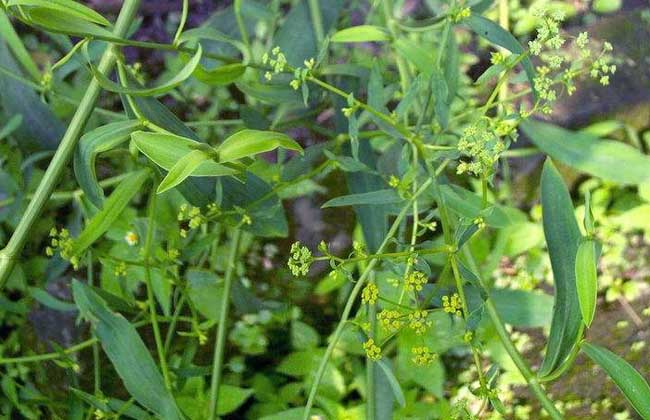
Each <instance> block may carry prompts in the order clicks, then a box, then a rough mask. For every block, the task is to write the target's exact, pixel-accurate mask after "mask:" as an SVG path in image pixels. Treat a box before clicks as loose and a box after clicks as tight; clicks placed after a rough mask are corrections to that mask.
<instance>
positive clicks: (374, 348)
mask: <svg viewBox="0 0 650 420" xmlns="http://www.w3.org/2000/svg"><path fill="white" fill-rule="evenodd" d="M363 349H364V350H365V351H366V357H368V359H370V360H375V361H376V360H379V359H381V347H379V346H378V345H376V344H375V340H373V339H372V338H369V339H368V340H367V341H366V342H365V343H363Z"/></svg>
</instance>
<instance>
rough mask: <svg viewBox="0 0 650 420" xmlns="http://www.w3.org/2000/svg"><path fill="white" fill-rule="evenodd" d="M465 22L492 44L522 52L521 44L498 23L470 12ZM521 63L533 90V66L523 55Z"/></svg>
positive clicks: (511, 50)
mask: <svg viewBox="0 0 650 420" xmlns="http://www.w3.org/2000/svg"><path fill="white" fill-rule="evenodd" d="M465 22H466V23H467V25H468V26H469V27H470V28H471V29H472V30H473V31H474V32H475V33H476V34H477V35H478V36H480V37H481V38H485V39H486V40H488V41H490V42H491V43H493V44H496V45H498V46H500V47H503V48H505V49H507V50H508V51H510V52H511V53H513V54H524V53H525V51H524V48H523V47H522V46H521V44H520V43H519V41H517V38H515V37H514V36H513V35H512V34H511V33H510V32H508V31H506V30H505V29H503V28H502V27H501V26H500V25H499V24H498V23H496V22H493V21H491V20H490V19H486V18H484V17H483V16H480V15H477V14H472V15H471V16H470V17H468V18H467V19H466V20H465ZM521 65H522V67H523V68H524V71H525V72H526V76H527V77H528V81H529V83H530V86H531V89H533V91H534V90H535V87H534V82H533V80H534V79H535V68H534V67H533V63H532V62H531V61H530V58H529V57H524V58H522V60H521Z"/></svg>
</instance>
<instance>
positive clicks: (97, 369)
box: [87, 252, 102, 395]
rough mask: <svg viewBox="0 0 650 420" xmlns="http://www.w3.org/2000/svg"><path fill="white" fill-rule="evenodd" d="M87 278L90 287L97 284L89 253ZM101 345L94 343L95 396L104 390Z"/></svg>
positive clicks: (91, 256) (91, 255)
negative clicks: (100, 354)
mask: <svg viewBox="0 0 650 420" xmlns="http://www.w3.org/2000/svg"><path fill="white" fill-rule="evenodd" d="M87 277H88V285H90V286H94V285H95V284H94V283H95V273H94V269H93V254H92V252H88V267H87ZM92 334H93V338H96V336H95V332H94V331H93V333H92ZM99 362H100V360H99V343H98V342H95V343H93V373H94V392H95V395H99V391H100V390H101V388H102V377H101V367H100V365H99Z"/></svg>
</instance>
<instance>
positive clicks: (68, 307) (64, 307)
mask: <svg viewBox="0 0 650 420" xmlns="http://www.w3.org/2000/svg"><path fill="white" fill-rule="evenodd" d="M29 294H30V295H32V297H33V298H34V299H35V300H36V301H37V302H38V303H40V304H41V305H44V306H47V307H48V308H50V309H54V310H55V311H63V312H67V311H76V310H77V307H76V306H75V305H74V304H72V303H69V302H64V301H62V300H60V299H57V298H55V297H54V296H52V295H51V294H49V293H48V292H47V291H45V290H43V289H38V288H36V287H30V288H29Z"/></svg>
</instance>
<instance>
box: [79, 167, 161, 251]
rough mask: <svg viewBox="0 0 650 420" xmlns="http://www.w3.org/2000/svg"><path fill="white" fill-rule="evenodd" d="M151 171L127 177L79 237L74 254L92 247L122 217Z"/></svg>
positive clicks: (141, 171)
mask: <svg viewBox="0 0 650 420" xmlns="http://www.w3.org/2000/svg"><path fill="white" fill-rule="evenodd" d="M150 175H151V171H150V170H149V169H143V170H140V171H138V172H134V173H133V175H132V176H129V177H127V178H126V179H125V180H124V181H122V183H121V184H120V185H118V186H117V188H115V191H113V193H112V194H111V195H110V197H108V198H107V199H106V201H105V202H104V206H103V208H102V209H101V210H100V211H99V212H98V213H97V214H95V216H93V218H92V219H90V221H89V222H88V224H87V225H86V227H85V228H84V230H83V231H82V232H81V234H80V235H79V237H78V238H77V239H75V241H74V245H73V250H72V254H73V255H79V254H81V253H82V252H83V251H84V250H85V249H86V248H88V247H89V246H90V245H92V243H93V242H95V241H96V240H97V239H99V237H100V236H102V235H103V234H104V232H106V231H107V230H108V228H110V227H111V225H112V224H113V223H114V222H115V221H116V220H117V219H118V218H119V217H120V215H121V214H122V211H124V209H125V208H126V206H127V205H128V204H129V201H131V199H132V198H133V197H134V196H135V195H136V194H137V193H138V192H139V191H140V188H142V184H144V183H145V181H146V180H147V179H148V178H149V176H150Z"/></svg>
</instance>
